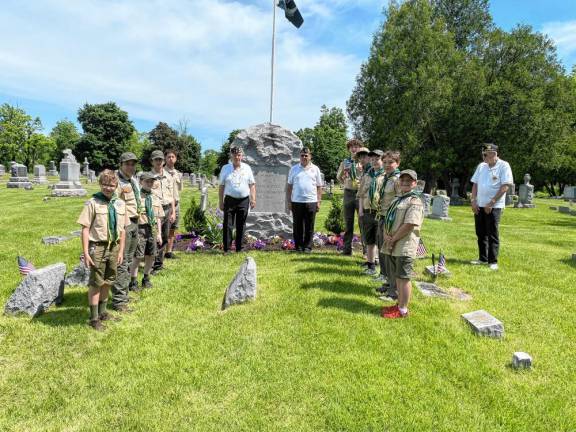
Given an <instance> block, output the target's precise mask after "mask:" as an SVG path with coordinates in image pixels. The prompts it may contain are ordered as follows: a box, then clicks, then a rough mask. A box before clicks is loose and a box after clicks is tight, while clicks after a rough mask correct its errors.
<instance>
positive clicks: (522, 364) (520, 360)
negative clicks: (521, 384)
mask: <svg viewBox="0 0 576 432" xmlns="http://www.w3.org/2000/svg"><path fill="white" fill-rule="evenodd" d="M512 367H513V368H515V369H521V368H525V369H529V368H530V367H532V357H530V354H528V353H525V352H521V351H518V352H515V353H514V354H513V355H512Z"/></svg>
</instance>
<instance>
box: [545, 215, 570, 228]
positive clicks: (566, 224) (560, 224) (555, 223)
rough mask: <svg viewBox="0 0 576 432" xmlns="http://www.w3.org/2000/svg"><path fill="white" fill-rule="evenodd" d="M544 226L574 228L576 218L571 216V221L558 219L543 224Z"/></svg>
mask: <svg viewBox="0 0 576 432" xmlns="http://www.w3.org/2000/svg"><path fill="white" fill-rule="evenodd" d="M567 216H569V215H567ZM544 225H550V226H557V227H562V228H574V227H576V217H574V216H572V219H560V220H554V221H550V222H544Z"/></svg>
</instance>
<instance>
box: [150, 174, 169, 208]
mask: <svg viewBox="0 0 576 432" xmlns="http://www.w3.org/2000/svg"><path fill="white" fill-rule="evenodd" d="M152 174H154V177H156V181H155V182H154V186H152V193H153V194H154V195H156V196H157V197H158V199H160V203H161V204H162V206H163V207H164V206H167V205H171V204H172V201H173V200H174V180H173V178H172V176H171V175H170V174H168V172H167V171H166V169H164V170H163V172H162V174H158V173H156V172H154V171H152Z"/></svg>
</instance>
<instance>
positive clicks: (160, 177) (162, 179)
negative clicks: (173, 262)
mask: <svg viewBox="0 0 576 432" xmlns="http://www.w3.org/2000/svg"><path fill="white" fill-rule="evenodd" d="M150 159H151V160H152V171H151V172H152V174H154V177H155V178H156V181H155V182H154V186H153V187H152V193H153V194H154V195H155V196H156V197H158V199H159V200H160V203H161V204H162V209H163V210H164V218H163V219H162V230H161V234H162V245H161V246H160V247H159V248H158V251H157V253H156V259H155V260H154V268H153V270H152V274H155V273H157V272H159V271H160V270H162V269H163V268H164V249H165V247H166V244H167V243H168V237H169V234H170V226H171V225H172V224H173V223H174V221H175V216H176V209H175V205H174V204H175V201H174V180H173V179H172V176H171V175H170V174H168V173H167V172H166V170H165V169H164V153H162V152H161V151H160V150H154V151H153V152H152V155H151V156H150Z"/></svg>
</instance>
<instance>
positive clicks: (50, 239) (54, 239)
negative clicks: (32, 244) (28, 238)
mask: <svg viewBox="0 0 576 432" xmlns="http://www.w3.org/2000/svg"><path fill="white" fill-rule="evenodd" d="M66 240H68V237H64V236H46V237H42V244H45V245H57V244H60V243H62V242H64V241H66Z"/></svg>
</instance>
